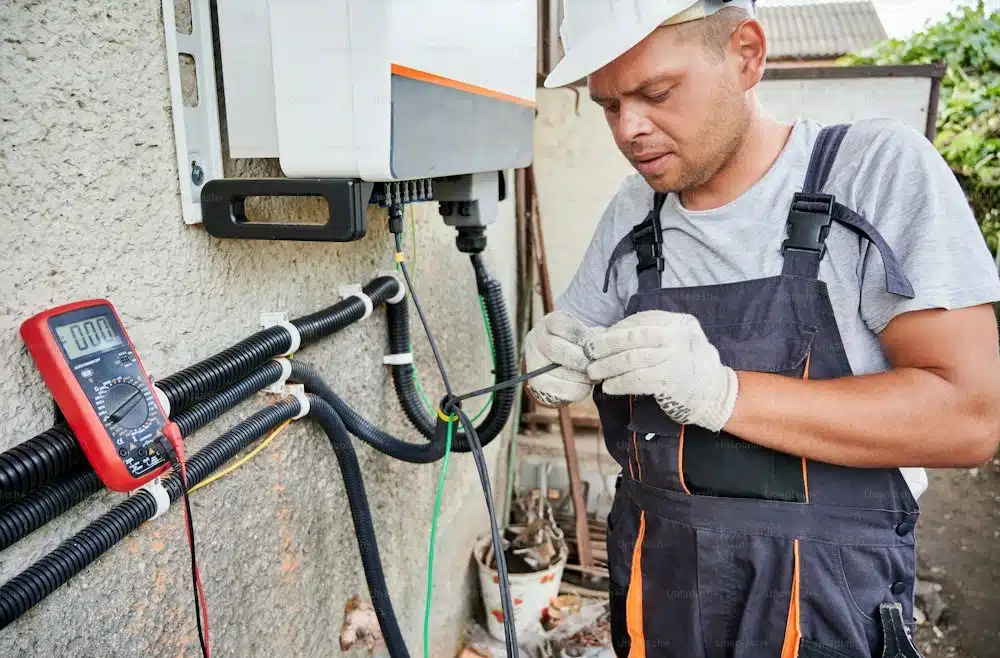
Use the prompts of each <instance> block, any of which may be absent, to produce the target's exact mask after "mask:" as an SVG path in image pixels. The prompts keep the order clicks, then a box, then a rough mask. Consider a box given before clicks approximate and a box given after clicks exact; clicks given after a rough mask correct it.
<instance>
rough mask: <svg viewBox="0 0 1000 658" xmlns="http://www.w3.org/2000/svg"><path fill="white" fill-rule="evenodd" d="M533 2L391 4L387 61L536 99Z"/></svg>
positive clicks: (397, 0) (398, 0)
mask: <svg viewBox="0 0 1000 658" xmlns="http://www.w3.org/2000/svg"><path fill="white" fill-rule="evenodd" d="M536 14H537V1H536V0H393V2H392V23H391V34H392V41H391V44H392V52H391V55H392V62H393V63H395V64H401V65H403V66H408V67H411V68H415V69H419V70H421V71H426V72H429V73H434V74H437V75H440V76H444V77H446V78H452V79H455V80H459V81H461V82H465V83H469V84H473V85H477V86H481V87H486V88H488V89H492V90H495V91H500V92H502V93H505V94H510V95H512V96H517V97H519V98H523V99H526V100H532V101H533V100H534V99H535V75H536V67H535V64H536V61H535V60H536V48H537V45H536V32H537V27H536V21H537V17H536Z"/></svg>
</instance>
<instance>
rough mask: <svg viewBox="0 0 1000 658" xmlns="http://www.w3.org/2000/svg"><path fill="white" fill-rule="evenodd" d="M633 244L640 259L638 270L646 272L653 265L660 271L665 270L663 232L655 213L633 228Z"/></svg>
mask: <svg viewBox="0 0 1000 658" xmlns="http://www.w3.org/2000/svg"><path fill="white" fill-rule="evenodd" d="M632 246H633V248H634V249H635V255H636V257H637V258H638V259H639V262H638V264H637V265H636V270H637V271H638V272H644V271H646V270H648V269H650V268H653V267H655V268H656V269H657V270H658V271H660V272H662V271H663V267H664V265H665V263H664V260H663V233H662V232H661V230H660V223H659V222H658V221H655V217H654V214H653V213H650V214H649V216H648V217H646V219H645V220H643V221H642V222H641V223H639V224H636V225H635V226H634V227H633V228H632Z"/></svg>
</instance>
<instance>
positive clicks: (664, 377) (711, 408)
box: [584, 311, 738, 432]
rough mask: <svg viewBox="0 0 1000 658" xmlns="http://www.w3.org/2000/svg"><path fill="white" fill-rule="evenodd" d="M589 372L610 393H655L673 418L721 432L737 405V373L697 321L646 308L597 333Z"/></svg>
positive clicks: (590, 351) (589, 350) (588, 353)
mask: <svg viewBox="0 0 1000 658" xmlns="http://www.w3.org/2000/svg"><path fill="white" fill-rule="evenodd" d="M584 352H585V354H586V356H587V357H588V358H589V359H590V365H589V366H588V367H587V373H588V374H589V375H590V378H591V379H593V380H598V381H603V382H604V386H603V390H604V392H605V393H608V394H610V395H652V396H653V398H654V399H655V400H656V402H657V404H658V405H659V406H660V408H661V409H663V412H664V413H666V414H667V416H669V417H670V418H671V419H672V420H673V421H674V422H676V423H680V424H682V425H698V426H700V427H704V428H706V429H709V430H711V431H713V432H718V431H719V430H721V429H722V428H723V426H725V424H726V423H727V422H728V421H729V417H730V416H731V415H732V413H733V407H734V406H735V404H736V391H737V387H738V380H737V378H736V373H735V372H734V371H733V370H732V369H731V368H729V367H727V366H725V365H723V364H722V362H721V361H720V360H719V352H718V350H717V349H716V348H715V346H714V345H712V344H711V343H710V342H709V341H708V338H707V337H706V336H705V333H704V332H703V331H702V328H701V325H700V324H699V323H698V320H697V319H696V318H695V317H694V316H692V315H687V314H684V313H669V312H667V311H643V312H641V313H636V314H635V315H631V316H629V317H627V318H625V319H624V320H622V321H620V322H618V323H617V324H615V325H613V326H611V327H608V328H607V329H606V330H605V331H603V332H602V333H600V334H599V335H595V336H594V337H593V338H592V339H591V340H590V341H589V342H588V343H587V344H586V345H585V346H584Z"/></svg>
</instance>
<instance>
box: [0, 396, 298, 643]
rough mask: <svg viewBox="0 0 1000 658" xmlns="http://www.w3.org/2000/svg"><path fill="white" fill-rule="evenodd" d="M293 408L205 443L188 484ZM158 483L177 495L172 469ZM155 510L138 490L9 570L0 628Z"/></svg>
mask: <svg viewBox="0 0 1000 658" xmlns="http://www.w3.org/2000/svg"><path fill="white" fill-rule="evenodd" d="M299 409H300V407H299V401H298V400H296V399H294V398H291V399H283V400H281V401H280V402H278V403H277V404H275V405H273V406H270V407H267V408H265V409H262V410H260V411H258V412H257V413H255V414H253V415H252V416H250V417H249V418H247V419H246V420H244V421H243V422H242V423H239V424H238V425H235V426H234V427H233V428H232V429H230V430H229V431H228V432H226V433H225V434H223V435H222V436H220V437H219V438H217V439H216V440H214V441H212V442H211V443H209V444H208V445H207V446H205V447H204V448H202V449H201V450H199V451H198V452H197V453H195V454H194V455H193V456H192V457H191V458H190V459H188V461H187V477H188V486H189V487H192V486H194V485H195V484H197V483H198V482H200V481H201V480H203V479H205V478H206V477H207V476H208V475H209V474H210V473H212V471H214V470H216V469H218V468H219V467H220V466H221V465H222V464H224V463H225V462H227V461H228V460H230V459H232V458H233V457H234V456H236V455H237V454H239V453H240V452H241V451H242V450H244V449H245V448H246V447H247V446H248V445H250V444H251V443H252V442H254V441H256V440H257V439H259V438H261V437H262V436H264V435H265V434H266V433H267V432H268V431H270V430H271V429H273V428H275V427H277V426H278V425H279V424H281V423H283V422H284V421H286V420H288V419H289V418H294V417H295V416H296V415H297V414H298V413H299ZM163 486H164V487H165V488H166V490H167V492H168V493H169V494H170V500H171V502H173V501H175V500H177V499H178V498H180V496H181V485H180V482H179V481H178V480H177V478H176V477H175V476H174V475H173V474H171V475H169V476H166V477H164V478H163ZM155 513H156V501H155V499H154V498H153V496H152V494H150V493H149V492H148V491H145V490H140V491H138V492H137V493H135V494H134V495H132V496H129V497H127V498H126V499H125V500H123V501H122V502H120V503H118V504H117V505H115V506H114V507H112V508H111V509H110V510H109V511H108V512H107V513H105V514H103V515H101V516H100V517H98V518H97V519H96V520H95V521H93V522H92V523H90V524H89V525H87V526H86V527H85V528H84V529H83V530H81V531H80V532H78V533H76V534H75V535H73V536H72V537H70V538H69V539H67V540H65V541H64V542H62V543H61V544H60V545H59V546H58V547H56V549H55V550H53V551H52V552H51V553H49V554H48V555H46V556H45V557H43V558H42V559H40V560H39V561H38V562H35V563H34V564H32V565H31V566H30V567H28V568H27V569H25V570H24V571H22V572H21V573H20V574H18V575H17V576H14V578H12V579H11V580H9V581H8V582H7V583H5V584H4V585H3V586H2V587H0V628H6V627H7V626H8V625H9V624H10V623H11V622H13V621H14V620H15V619H17V618H18V617H20V616H21V615H23V614H24V613H25V612H27V611H28V610H30V609H31V608H32V607H34V606H35V605H37V604H38V603H39V602H40V601H42V599H44V598H45V597H46V596H48V595H49V594H51V593H52V592H54V591H55V590H56V589H58V588H59V587H61V586H62V585H63V584H65V583H66V582H67V581H68V580H69V579H70V578H72V577H73V576H75V575H76V574H77V573H79V572H80V571H82V570H83V569H84V567H86V566H87V565H89V564H90V563H92V562H93V561H94V560H96V559H97V558H98V557H100V556H101V555H103V554H104V553H105V552H107V551H108V550H109V549H110V548H111V547H112V546H114V545H115V544H117V543H118V542H120V541H121V540H122V539H124V538H125V537H126V536H127V535H128V534H129V533H131V532H133V531H134V530H135V529H136V528H138V527H139V525H140V524H142V522H143V521H147V520H149V519H151V518H152V517H153V515H154V514H155Z"/></svg>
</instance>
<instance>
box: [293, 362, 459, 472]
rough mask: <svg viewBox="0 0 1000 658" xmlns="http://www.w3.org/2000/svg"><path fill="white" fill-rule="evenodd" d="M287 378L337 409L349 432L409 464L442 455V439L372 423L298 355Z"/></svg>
mask: <svg viewBox="0 0 1000 658" xmlns="http://www.w3.org/2000/svg"><path fill="white" fill-rule="evenodd" d="M289 379H290V380H292V381H296V382H298V383H300V384H302V385H303V386H305V389H306V391H308V392H309V393H313V394H315V395H318V396H319V397H321V398H323V400H325V401H326V402H327V403H328V404H329V405H330V406H331V407H333V409H334V411H336V412H337V415H338V416H340V418H341V420H343V422H344V425H345V426H346V427H347V430H348V431H349V432H350V433H351V434H353V435H354V436H356V437H358V438H359V439H361V440H362V441H364V442H365V443H367V444H368V445H370V446H371V447H373V448H375V449H376V450H378V451H379V452H381V453H383V454H385V455H389V456H390V457H393V458H395V459H399V460H401V461H404V462H408V463H410V464H430V463H432V462H436V461H437V460H439V459H441V457H443V456H444V452H445V442H444V441H432V442H429V443H423V444H417V443H410V442H408V441H403V440H402V439H397V438H396V437H394V436H392V435H391V434H389V433H388V432H385V431H383V430H380V429H379V428H377V427H375V426H374V425H372V424H371V423H370V422H368V421H367V420H366V419H365V418H364V417H363V416H361V414H359V413H358V412H357V411H355V410H354V409H353V408H352V407H351V406H350V405H348V404H347V403H346V402H344V401H343V400H342V399H341V398H340V397H339V396H337V394H336V393H334V392H333V390H332V389H331V388H330V387H329V386H328V385H327V383H326V382H325V381H324V380H323V378H322V377H320V376H319V375H318V374H317V373H316V371H315V370H313V369H312V368H310V367H309V366H307V365H306V364H304V363H302V361H301V360H299V359H295V360H293V361H292V374H291V377H290V378H289Z"/></svg>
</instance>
